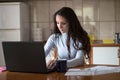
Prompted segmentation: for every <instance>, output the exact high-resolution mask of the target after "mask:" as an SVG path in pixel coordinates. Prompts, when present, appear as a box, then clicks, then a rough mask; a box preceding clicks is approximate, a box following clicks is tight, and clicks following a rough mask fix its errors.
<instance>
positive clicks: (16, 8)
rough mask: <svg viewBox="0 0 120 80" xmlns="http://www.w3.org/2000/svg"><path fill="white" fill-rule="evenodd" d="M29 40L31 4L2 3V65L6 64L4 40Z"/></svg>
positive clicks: (0, 7) (0, 38) (0, 6)
mask: <svg viewBox="0 0 120 80" xmlns="http://www.w3.org/2000/svg"><path fill="white" fill-rule="evenodd" d="M29 40H30V28H29V6H28V5H27V4H25V3H23V2H9V3H0V66H2V65H5V62H4V56H3V49H2V41H29Z"/></svg>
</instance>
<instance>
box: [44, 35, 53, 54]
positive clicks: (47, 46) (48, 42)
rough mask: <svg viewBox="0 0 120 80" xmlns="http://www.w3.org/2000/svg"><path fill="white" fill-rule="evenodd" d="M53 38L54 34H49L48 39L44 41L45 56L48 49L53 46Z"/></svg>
mask: <svg viewBox="0 0 120 80" xmlns="http://www.w3.org/2000/svg"><path fill="white" fill-rule="evenodd" d="M54 40H55V35H54V34H53V35H51V36H50V37H49V38H48V40H47V42H46V44H45V46H44V51H45V56H47V55H48V53H49V52H50V50H51V49H52V48H53V46H54Z"/></svg>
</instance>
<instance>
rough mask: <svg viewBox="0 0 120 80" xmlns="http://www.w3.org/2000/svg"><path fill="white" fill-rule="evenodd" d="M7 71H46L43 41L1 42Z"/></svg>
mask: <svg viewBox="0 0 120 80" xmlns="http://www.w3.org/2000/svg"><path fill="white" fill-rule="evenodd" d="M2 46H3V52H4V58H5V64H6V68H7V70H8V71H15V72H36V73H48V72H51V71H53V70H49V69H47V67H46V61H45V53H44V43H43V42H19V41H18V42H9V41H6V42H2Z"/></svg>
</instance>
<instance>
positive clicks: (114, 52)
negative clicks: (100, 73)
mask: <svg viewBox="0 0 120 80" xmlns="http://www.w3.org/2000/svg"><path fill="white" fill-rule="evenodd" d="M118 49H119V47H93V64H110V65H119V58H118Z"/></svg>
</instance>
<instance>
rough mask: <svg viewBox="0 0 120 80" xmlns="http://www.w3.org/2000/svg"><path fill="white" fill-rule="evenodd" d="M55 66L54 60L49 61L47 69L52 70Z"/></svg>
mask: <svg viewBox="0 0 120 80" xmlns="http://www.w3.org/2000/svg"><path fill="white" fill-rule="evenodd" d="M55 66H56V60H50V61H49V62H48V64H47V68H48V69H53V68H54V67H55Z"/></svg>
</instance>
